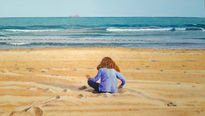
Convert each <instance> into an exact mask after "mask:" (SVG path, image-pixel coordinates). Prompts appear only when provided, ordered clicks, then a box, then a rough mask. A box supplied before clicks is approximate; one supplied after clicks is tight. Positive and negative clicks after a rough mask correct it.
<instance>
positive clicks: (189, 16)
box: [0, 16, 205, 18]
mask: <svg viewBox="0 0 205 116" xmlns="http://www.w3.org/2000/svg"><path fill="white" fill-rule="evenodd" d="M123 17H124V18H126V17H127V18H132V17H133V18H135V17H136V18H137V17H145V18H146V17H147V18H148V17H150V18H151V17H153V18H154V17H155V18H163V17H164V18H205V16H202V17H200V16H80V17H70V16H7V17H2V16H0V18H123Z"/></svg>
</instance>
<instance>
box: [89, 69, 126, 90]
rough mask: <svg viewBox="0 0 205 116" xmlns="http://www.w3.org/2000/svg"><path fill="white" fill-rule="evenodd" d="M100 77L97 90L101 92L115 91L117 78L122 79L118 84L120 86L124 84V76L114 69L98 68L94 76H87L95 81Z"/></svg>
mask: <svg viewBox="0 0 205 116" xmlns="http://www.w3.org/2000/svg"><path fill="white" fill-rule="evenodd" d="M100 78H101V82H100V85H99V91H101V92H110V93H115V92H117V91H118V88H117V78H118V79H120V80H121V81H122V83H121V85H120V86H119V87H120V88H122V87H123V86H124V84H125V78H124V77H123V75H122V74H121V73H119V72H117V71H116V70H115V69H108V68H100V69H99V70H98V74H97V75H96V76H95V78H89V80H91V81H94V82H97V81H98V80H99V79H100Z"/></svg>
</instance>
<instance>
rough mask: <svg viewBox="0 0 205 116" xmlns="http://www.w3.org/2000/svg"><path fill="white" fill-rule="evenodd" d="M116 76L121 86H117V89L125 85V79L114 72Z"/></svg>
mask: <svg viewBox="0 0 205 116" xmlns="http://www.w3.org/2000/svg"><path fill="white" fill-rule="evenodd" d="M116 76H117V78H118V79H120V80H121V81H122V83H121V85H120V86H119V88H122V87H123V86H124V85H125V78H124V76H123V75H122V74H121V73H119V72H116Z"/></svg>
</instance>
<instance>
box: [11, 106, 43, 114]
mask: <svg viewBox="0 0 205 116" xmlns="http://www.w3.org/2000/svg"><path fill="white" fill-rule="evenodd" d="M9 116H43V110H42V109H41V108H39V107H31V108H29V109H25V110H23V111H13V112H11V113H10V115H9Z"/></svg>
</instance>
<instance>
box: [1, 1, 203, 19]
mask: <svg viewBox="0 0 205 116" xmlns="http://www.w3.org/2000/svg"><path fill="white" fill-rule="evenodd" d="M75 14H79V15H80V16H115V17H116V16H181V17H205V8H204V0H0V17H50V16H54V17H64V16H70V15H75Z"/></svg>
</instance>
